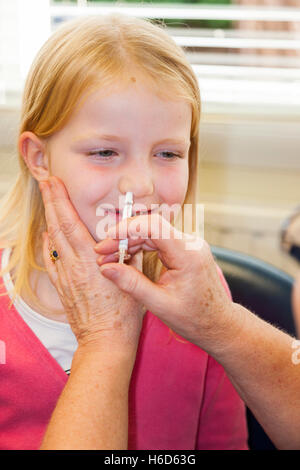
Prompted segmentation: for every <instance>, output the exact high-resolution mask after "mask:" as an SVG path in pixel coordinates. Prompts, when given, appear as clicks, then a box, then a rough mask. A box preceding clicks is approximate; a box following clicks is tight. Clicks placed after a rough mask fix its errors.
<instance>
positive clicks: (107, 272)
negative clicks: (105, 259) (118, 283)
mask: <svg viewBox="0 0 300 470" xmlns="http://www.w3.org/2000/svg"><path fill="white" fill-rule="evenodd" d="M100 271H101V272H102V274H104V276H107V277H108V278H109V279H117V277H118V276H119V272H118V270H117V269H114V268H106V267H105V266H100Z"/></svg>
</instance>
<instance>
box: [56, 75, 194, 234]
mask: <svg viewBox="0 0 300 470" xmlns="http://www.w3.org/2000/svg"><path fill="white" fill-rule="evenodd" d="M191 119H192V110H191V106H190V105H189V104H188V103H187V102H185V101H183V100H180V101H168V100H163V99H162V98H159V97H158V96H157V95H156V94H155V93H154V92H153V91H151V89H150V88H146V87H144V86H143V85H142V84H139V83H137V81H134V82H132V83H131V84H130V85H128V86H126V87H125V88H124V87H123V89H119V90H116V89H109V90H108V89H104V90H103V89H99V90H97V91H95V92H93V93H92V94H91V95H90V96H88V98H87V99H86V100H85V101H84V104H83V105H82V107H81V108H79V110H78V112H77V113H74V115H73V116H72V117H71V119H70V120H69V122H68V123H67V125H66V126H64V128H63V129H62V130H61V131H59V132H57V133H56V134H54V135H53V136H52V137H51V138H50V139H49V149H50V154H51V173H52V174H53V175H55V176H58V177H59V178H60V179H61V180H62V181H63V182H64V184H65V186H66V189H67V191H68V193H69V196H70V199H71V201H72V203H73V205H74V207H75V209H76V211H77V212H78V215H79V217H80V218H81V220H82V221H83V223H84V224H85V225H86V227H87V228H88V230H89V232H90V233H91V235H92V236H93V237H94V239H95V240H97V241H99V240H100V239H102V238H105V237H101V236H99V231H97V230H96V229H97V224H98V223H99V222H100V221H101V219H103V218H104V217H105V218H106V220H110V225H111V224H115V223H117V221H118V217H116V216H115V215H114V214H113V213H110V212H105V213H104V212H103V210H102V209H103V207H105V206H107V207H108V208H112V207H113V208H115V209H119V208H120V209H121V210H122V205H124V198H125V194H126V192H127V191H132V193H133V202H134V206H133V215H134V214H135V213H136V212H137V211H138V210H145V209H146V210H147V209H151V204H157V205H160V204H168V205H169V206H170V205H173V204H180V205H182V204H183V202H184V199H185V195H186V191H187V187H188V178H189V171H188V169H189V166H188V153H189V147H190V131H191ZM99 207H100V208H101V210H100V211H99ZM97 208H98V211H97Z"/></svg>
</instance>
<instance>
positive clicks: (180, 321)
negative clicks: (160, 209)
mask: <svg viewBox="0 0 300 470" xmlns="http://www.w3.org/2000/svg"><path fill="white" fill-rule="evenodd" d="M137 217H138V219H139V223H138V228H139V232H138V234H137V233H136V227H137V223H136V222H137V221H136V220H135V219H137ZM132 221H134V222H133V223H132V224H131V222H132ZM162 234H169V235H170V236H169V237H168V239H166V237H162ZM107 235H108V238H107V239H106V240H103V241H101V242H99V243H98V244H97V245H96V246H95V247H94V249H95V251H96V252H97V253H101V255H105V254H106V255H107V257H105V256H104V257H103V256H101V257H100V258H99V259H98V260H97V262H98V264H99V266H101V272H102V273H103V274H104V276H106V277H107V278H108V279H111V280H112V281H113V282H114V283H115V285H116V286H118V287H119V288H120V289H121V290H122V291H123V292H126V293H128V294H130V295H131V296H132V297H133V298H135V300H136V301H137V302H143V303H144V305H145V306H146V307H147V309H149V310H150V311H151V312H152V313H154V314H155V315H157V316H158V317H159V318H160V319H161V320H162V321H163V322H164V323H166V324H167V325H168V326H169V327H170V328H171V329H172V330H174V331H175V332H176V333H178V334H179V335H181V336H183V337H185V338H186V339H188V340H189V341H191V342H193V343H195V344H198V345H199V346H201V347H202V348H203V349H206V350H207V351H208V352H209V350H210V348H211V345H212V343H214V348H216V347H217V345H216V341H217V339H218V336H219V335H220V334H222V335H224V334H225V335H226V334H228V335H230V338H231V335H234V334H235V331H232V328H231V329H230V328H229V326H230V325H231V318H232V315H233V308H232V306H233V304H232V302H231V300H230V298H229V296H228V293H227V292H226V290H225V288H224V286H223V285H222V282H221V280H220V273H219V272H218V268H217V266H216V263H215V261H214V258H213V255H212V253H211V251H210V248H209V245H208V244H207V243H206V242H205V241H204V240H202V239H200V238H195V237H193V236H191V235H188V234H184V233H181V232H179V231H178V230H176V229H175V228H174V227H172V226H171V224H170V223H169V222H168V221H167V220H165V219H164V218H163V217H161V215H159V214H150V215H141V216H136V217H131V218H129V219H127V220H123V221H120V222H119V223H118V224H117V225H116V226H112V227H110V229H109V230H108V234H107ZM126 237H127V238H128V239H129V243H128V247H129V253H132V252H134V251H135V250H137V249H143V250H146V251H147V250H148V251H158V256H159V258H160V260H161V261H162V263H163V265H164V272H162V274H161V276H160V278H159V280H158V282H157V283H153V282H151V281H150V280H149V279H148V278H146V277H145V276H144V275H143V274H142V273H140V272H138V271H137V270H136V269H135V268H134V267H133V266H126V265H121V264H115V263H110V261H111V254H112V253H113V252H114V251H116V249H117V246H118V239H120V238H121V239H122V238H126ZM235 325H237V322H235Z"/></svg>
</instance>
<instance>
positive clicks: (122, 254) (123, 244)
mask: <svg viewBox="0 0 300 470" xmlns="http://www.w3.org/2000/svg"><path fill="white" fill-rule="evenodd" d="M132 205H133V196H132V192H130V191H128V192H127V193H126V196H125V206H124V209H123V214H122V220H124V219H128V217H131V216H132ZM127 251H128V238H125V239H123V240H120V243H119V263H122V264H123V263H124V261H125V260H128V259H130V255H129V254H128V252H127Z"/></svg>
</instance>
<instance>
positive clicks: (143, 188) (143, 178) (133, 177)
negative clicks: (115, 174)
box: [119, 168, 154, 198]
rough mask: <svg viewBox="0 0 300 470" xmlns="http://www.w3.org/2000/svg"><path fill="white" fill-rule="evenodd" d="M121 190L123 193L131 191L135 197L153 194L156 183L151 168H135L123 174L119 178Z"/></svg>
mask: <svg viewBox="0 0 300 470" xmlns="http://www.w3.org/2000/svg"><path fill="white" fill-rule="evenodd" d="M119 191H120V193H121V194H126V193H127V191H131V192H132V193H133V197H134V198H143V197H145V196H151V195H152V194H153V192H154V184H153V180H152V176H151V174H149V170H148V171H147V170H146V168H145V169H141V170H137V169H135V170H134V169H133V170H132V172H131V173H130V174H126V175H123V176H122V177H121V178H120V180H119Z"/></svg>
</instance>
